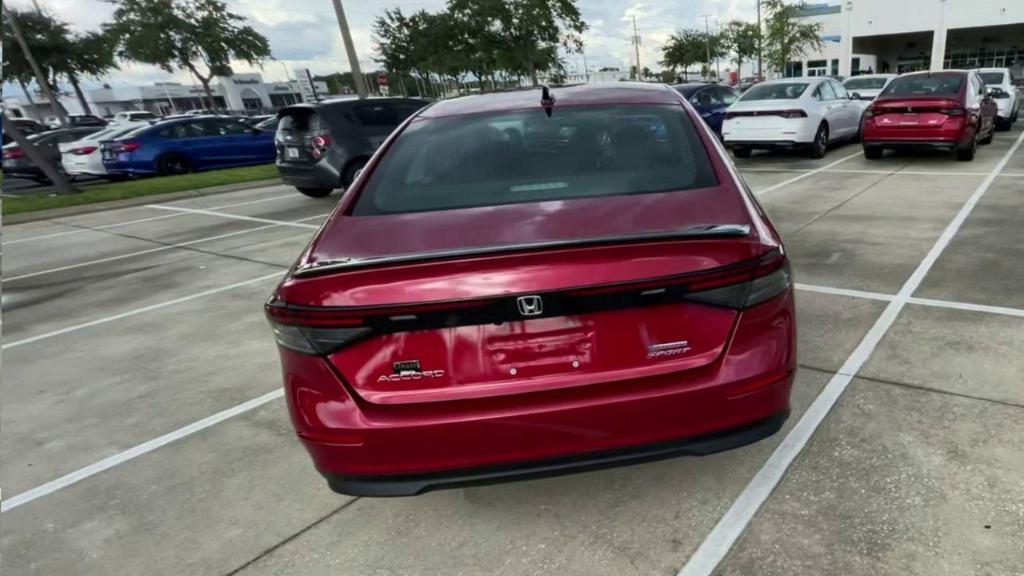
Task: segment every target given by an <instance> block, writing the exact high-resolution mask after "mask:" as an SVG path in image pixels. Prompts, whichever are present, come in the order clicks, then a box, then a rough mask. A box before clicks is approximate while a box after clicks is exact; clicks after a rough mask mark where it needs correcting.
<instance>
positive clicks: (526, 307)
mask: <svg viewBox="0 0 1024 576" xmlns="http://www.w3.org/2000/svg"><path fill="white" fill-rule="evenodd" d="M516 306H517V307H518V308H519V313H520V314H522V315H523V316H540V315H541V314H542V313H543V312H544V301H543V300H541V298H540V296H520V297H519V298H516Z"/></svg>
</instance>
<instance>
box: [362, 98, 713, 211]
mask: <svg viewBox="0 0 1024 576" xmlns="http://www.w3.org/2000/svg"><path fill="white" fill-rule="evenodd" d="M715 184H717V180H716V178H715V174H714V171H713V170H712V167H711V162H710V160H709V159H708V155H707V152H706V151H705V150H704V146H703V144H702V142H701V140H700V139H699V138H698V136H697V132H696V130H695V128H694V126H693V123H692V122H691V121H690V119H689V116H687V115H686V113H685V112H684V111H683V109H682V108H681V107H679V106H602V107H586V108H584V107H579V108H572V107H563V108H561V109H559V108H556V109H555V111H554V114H553V115H552V117H550V118H549V117H547V116H546V115H545V114H544V112H543V111H542V110H540V109H539V108H538V109H535V110H524V111H517V112H510V113H506V114H501V115H493V116H484V115H472V116H462V117H455V118H440V119H429V120H422V121H417V122H414V123H413V124H411V125H410V126H409V127H408V128H407V129H406V130H405V132H404V133H403V134H402V136H401V138H399V139H398V140H397V141H396V142H395V145H394V147H393V148H392V149H391V150H390V151H389V152H388V154H386V155H385V156H384V157H383V159H382V160H381V163H380V165H379V166H378V167H377V169H376V170H374V173H373V176H372V177H371V179H370V181H369V182H368V183H367V185H366V188H365V190H364V191H363V193H362V194H361V195H360V197H359V200H358V201H357V203H356V205H355V207H354V208H353V210H352V214H354V215H356V216H369V215H376V214H394V213H402V212H420V211H427V210H448V209H456V208H467V207H474V206H496V205H501V204H515V203H520V202H541V201H547V200H560V199H570V198H588V197H596V196H612V195H620V194H643V193H650V192H664V191H679V190H687V189H693V188H704V187H708V186H714V185H715Z"/></svg>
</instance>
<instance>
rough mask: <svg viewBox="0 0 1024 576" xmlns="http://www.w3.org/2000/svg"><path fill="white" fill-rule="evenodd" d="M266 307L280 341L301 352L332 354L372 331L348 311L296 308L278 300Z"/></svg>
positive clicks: (280, 343) (318, 354)
mask: <svg viewBox="0 0 1024 576" xmlns="http://www.w3.org/2000/svg"><path fill="white" fill-rule="evenodd" d="M264 309H265V310H266V313H267V319H268V320H270V325H271V326H272V327H273V329H274V337H275V338H276V339H277V343H278V344H279V345H281V346H283V347H285V348H288V349H289V350H294V351H296V352H301V353H302V354H313V355H317V356H323V355H326V354H330V353H331V352H334V351H335V350H337V349H339V348H341V347H342V346H344V345H346V344H349V343H351V342H352V341H354V340H357V339H359V338H361V337H363V336H365V335H367V334H369V333H370V332H371V331H372V330H371V329H370V328H369V327H367V326H364V325H363V322H362V320H361V319H359V318H357V317H353V316H352V314H351V313H349V312H337V311H334V310H329V309H319V310H310V309H295V308H292V307H288V306H285V305H284V304H282V303H280V302H276V301H271V302H268V303H267V305H266V306H265V307H264Z"/></svg>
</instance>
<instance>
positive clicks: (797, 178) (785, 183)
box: [754, 152, 861, 196]
mask: <svg viewBox="0 0 1024 576" xmlns="http://www.w3.org/2000/svg"><path fill="white" fill-rule="evenodd" d="M860 154H861V153H860V152H854V153H853V154H850V155H849V156H844V157H842V158H840V159H839V160H836V161H835V162H830V163H829V164H826V165H824V166H822V167H821V168H815V169H814V170H811V171H809V172H804V173H803V174H800V175H799V176H794V177H792V178H790V179H789V180H783V181H782V182H779V183H778V184H774V185H772V186H769V187H767V188H765V189H764V190H761V191H758V192H754V195H755V196H764V195H765V194H767V193H769V192H771V191H772V190H777V189H779V188H782V187H783V186H788V185H789V184H792V183H794V182H799V181H800V180H803V179H804V178H808V177H810V176H813V175H815V174H818V173H819V172H824V171H825V170H828V169H829V168H832V167H833V166H838V165H839V164H842V163H843V162H846V161H847V160H849V159H850V158H853V157H854V156H860Z"/></svg>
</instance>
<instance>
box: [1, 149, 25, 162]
mask: <svg viewBox="0 0 1024 576" xmlns="http://www.w3.org/2000/svg"><path fill="white" fill-rule="evenodd" d="M24 157H25V151H24V150H22V149H21V148H8V149H7V150H4V159H5V160H13V159H15V158H24Z"/></svg>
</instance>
